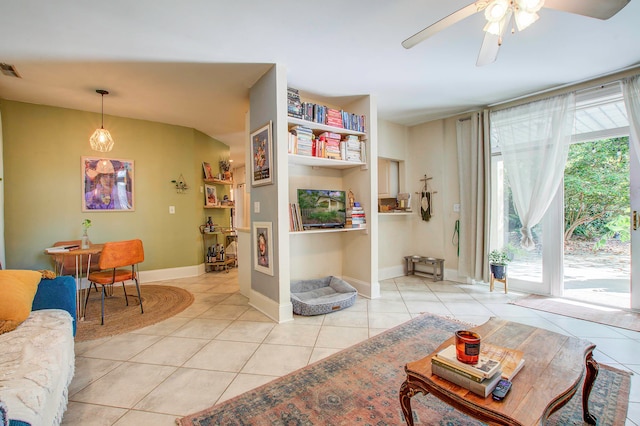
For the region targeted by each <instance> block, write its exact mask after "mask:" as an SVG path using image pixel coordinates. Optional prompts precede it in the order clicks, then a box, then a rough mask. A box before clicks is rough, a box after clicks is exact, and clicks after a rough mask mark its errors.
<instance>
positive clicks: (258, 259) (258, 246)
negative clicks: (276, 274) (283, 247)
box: [253, 222, 273, 276]
mask: <svg viewBox="0 0 640 426" xmlns="http://www.w3.org/2000/svg"><path fill="white" fill-rule="evenodd" d="M271 229H272V228H271V222H253V241H254V250H253V255H254V261H253V269H255V270H256V271H258V272H262V273H263V274H267V275H271V276H273V262H272V261H271V260H272V258H271V257H270V256H271V253H272V251H273V241H272V237H273V234H272V232H271Z"/></svg>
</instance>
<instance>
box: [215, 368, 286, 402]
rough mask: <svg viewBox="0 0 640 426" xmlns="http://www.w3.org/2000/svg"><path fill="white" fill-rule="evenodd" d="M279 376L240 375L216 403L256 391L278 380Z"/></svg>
mask: <svg viewBox="0 0 640 426" xmlns="http://www.w3.org/2000/svg"><path fill="white" fill-rule="evenodd" d="M277 378H278V377H277V376H261V375H257V374H238V376H237V377H236V378H235V379H234V380H233V382H231V384H230V385H229V387H228V388H227V390H225V391H224V393H223V394H222V396H221V397H220V398H219V399H218V401H217V402H216V403H220V402H223V401H226V400H228V399H231V398H233V397H234V396H238V395H240V394H243V393H245V392H247V391H250V390H252V389H255V388H257V387H259V386H262V385H264V384H267V383H269V382H270V381H272V380H275V379H277Z"/></svg>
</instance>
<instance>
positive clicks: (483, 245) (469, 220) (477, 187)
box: [456, 112, 491, 281]
mask: <svg viewBox="0 0 640 426" xmlns="http://www.w3.org/2000/svg"><path fill="white" fill-rule="evenodd" d="M488 116H489V114H488V112H484V113H482V112H477V113H473V114H472V115H471V118H469V119H465V120H459V121H458V122H457V123H456V130H457V142H458V177H459V179H458V180H459V182H460V234H459V240H458V247H459V248H460V250H459V253H460V258H459V259H458V274H459V275H460V276H463V277H464V276H466V277H470V278H472V279H474V280H482V281H488V280H489V272H488V266H487V262H486V259H487V251H488V246H489V241H488V240H489V238H488V236H489V225H490V224H489V199H490V195H491V190H490V186H489V179H488V176H489V168H490V154H491V148H490V144H489V141H490V139H489V134H488V128H489V126H488Z"/></svg>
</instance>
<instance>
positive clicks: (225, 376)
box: [135, 368, 236, 416]
mask: <svg viewBox="0 0 640 426" xmlns="http://www.w3.org/2000/svg"><path fill="white" fill-rule="evenodd" d="M235 376H236V374H235V373H225V372H220V371H207V370H196V369H192V368H180V369H178V370H177V371H175V372H174V373H173V374H172V375H171V376H169V377H168V378H167V379H166V380H165V381H164V382H163V383H162V384H160V385H159V386H158V387H156V388H155V389H154V390H153V391H152V392H151V393H149V394H148V395H147V396H145V397H144V398H143V399H142V401H140V402H139V403H137V404H136V405H135V409H137V410H143V411H153V412H155V413H164V414H172V415H178V416H186V415H187V414H189V413H193V412H196V411H200V410H204V409H205V408H207V407H210V406H212V405H213V404H214V403H215V401H217V400H218V398H220V396H221V395H222V393H223V392H224V391H225V389H226V388H227V386H229V384H230V383H231V381H232V380H233V379H234V378H235ZM204 389H206V392H203V390H204Z"/></svg>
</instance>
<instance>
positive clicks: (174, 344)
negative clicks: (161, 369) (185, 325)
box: [131, 337, 207, 367]
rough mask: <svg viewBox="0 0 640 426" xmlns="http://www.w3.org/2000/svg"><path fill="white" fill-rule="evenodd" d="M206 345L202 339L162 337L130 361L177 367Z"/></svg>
mask: <svg viewBox="0 0 640 426" xmlns="http://www.w3.org/2000/svg"><path fill="white" fill-rule="evenodd" d="M206 344H207V341H206V340H204V339H191V338H188V337H164V338H162V339H161V340H159V341H157V342H156V343H154V344H153V345H151V346H149V347H148V348H147V349H145V350H144V351H142V352H140V353H139V354H138V355H136V356H134V357H133V358H131V361H132V362H141V363H144V364H159V365H173V366H176V367H179V366H181V365H182V364H184V363H185V361H187V360H188V359H189V358H191V357H192V356H193V354H195V353H196V352H198V351H199V350H200V349H202V347H203V346H204V345H206Z"/></svg>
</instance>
